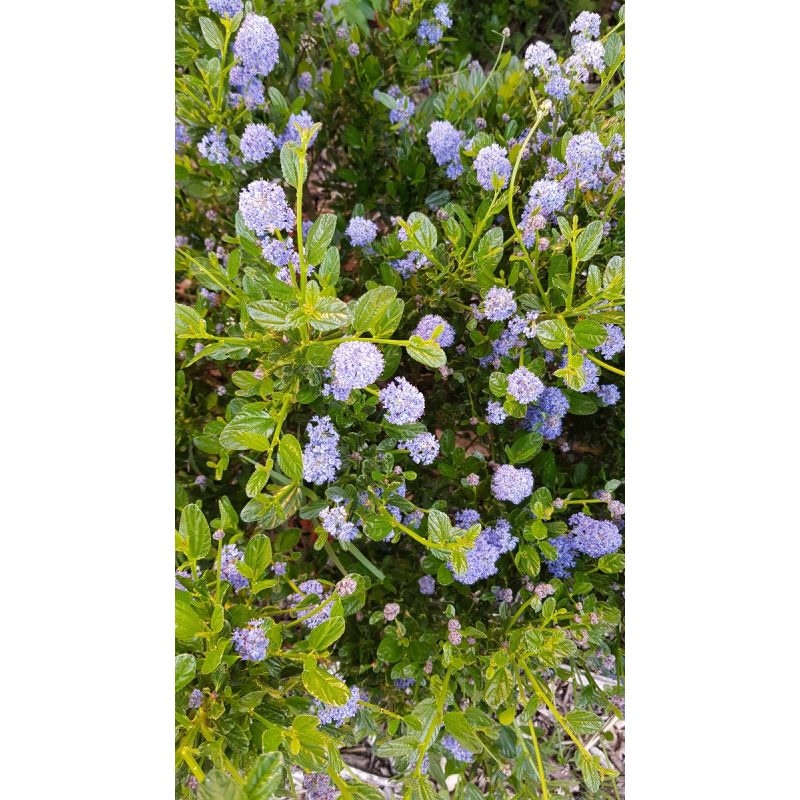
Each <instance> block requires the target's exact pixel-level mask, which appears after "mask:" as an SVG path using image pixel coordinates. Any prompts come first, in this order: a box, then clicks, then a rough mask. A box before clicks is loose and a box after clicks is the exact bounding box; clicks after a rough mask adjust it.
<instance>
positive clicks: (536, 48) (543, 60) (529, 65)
mask: <svg viewBox="0 0 800 800" xmlns="http://www.w3.org/2000/svg"><path fill="white" fill-rule="evenodd" d="M556 60H557V56H556V52H555V50H553V48H552V47H550V45H548V44H545V43H544V42H536V43H535V44H532V45H530V46H529V47H528V49H527V50H526V51H525V69H526V70H528V72H533V74H534V75H536V77H539V76H540V75H545V74H548V73H549V72H550V71H551V69H552V68H553V65H554V64H555V63H556Z"/></svg>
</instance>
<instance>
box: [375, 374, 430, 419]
mask: <svg viewBox="0 0 800 800" xmlns="http://www.w3.org/2000/svg"><path fill="white" fill-rule="evenodd" d="M379 396H380V399H381V402H382V403H383V405H384V407H385V408H386V414H385V418H386V421H387V422H391V423H392V424H393V425H403V424H404V423H408V422H416V421H417V420H418V419H419V418H420V417H421V416H422V414H423V413H424V412H425V397H424V395H423V394H422V392H420V390H419V389H417V387H416V386H413V385H412V384H410V383H409V382H408V381H407V380H406V379H405V378H395V379H394V382H393V383H390V384H389V385H388V386H385V387H384V388H383V389H381V391H380V395H379Z"/></svg>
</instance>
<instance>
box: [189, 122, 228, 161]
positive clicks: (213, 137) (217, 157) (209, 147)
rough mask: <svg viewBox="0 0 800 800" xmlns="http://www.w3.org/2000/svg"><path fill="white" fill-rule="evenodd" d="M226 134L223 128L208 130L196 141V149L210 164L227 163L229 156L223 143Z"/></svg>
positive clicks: (226, 146) (226, 136)
mask: <svg viewBox="0 0 800 800" xmlns="http://www.w3.org/2000/svg"><path fill="white" fill-rule="evenodd" d="M227 138H228V134H227V132H226V131H224V130H220V131H209V132H208V133H207V134H206V135H205V136H204V137H203V138H202V139H201V140H200V141H199V142H198V143H197V149H198V150H199V151H200V155H201V156H203V158H207V159H208V160H209V161H210V162H211V163H212V164H227V163H228V159H229V158H230V152H229V151H228V145H227V144H226V143H225V142H226V140H227Z"/></svg>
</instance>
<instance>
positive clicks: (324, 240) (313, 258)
mask: <svg viewBox="0 0 800 800" xmlns="http://www.w3.org/2000/svg"><path fill="white" fill-rule="evenodd" d="M335 231H336V215H335V214H322V215H321V216H319V217H317V219H316V221H315V222H314V224H313V225H312V226H311V230H310V231H309V232H308V239H306V245H305V255H306V261H307V262H308V263H309V264H311V266H312V267H316V266H317V264H320V263H321V262H322V259H323V258H324V257H325V253H326V251H327V248H328V245H329V244H330V243H331V239H332V238H333V234H334V232H335Z"/></svg>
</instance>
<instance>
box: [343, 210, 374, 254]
mask: <svg viewBox="0 0 800 800" xmlns="http://www.w3.org/2000/svg"><path fill="white" fill-rule="evenodd" d="M344 233H345V236H347V237H348V238H349V239H350V244H351V245H353V247H356V246H360V247H366V246H367V245H370V244H372V243H373V242H374V241H375V237H376V236H377V235H378V226H377V225H376V224H375V223H374V222H373V221H372V220H369V219H365V218H364V217H353V218H352V219H351V220H350V222H349V223H348V225H347V230H346V231H345V232H344Z"/></svg>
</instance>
